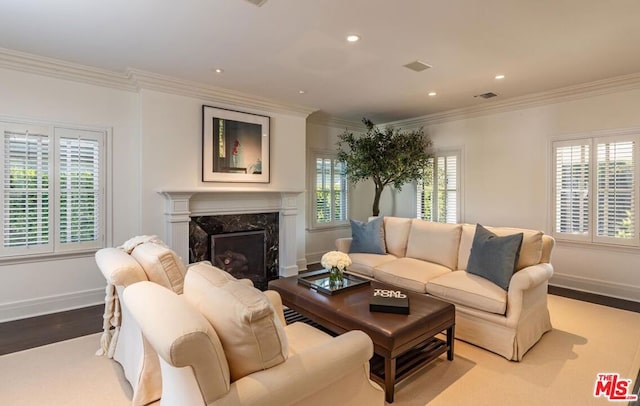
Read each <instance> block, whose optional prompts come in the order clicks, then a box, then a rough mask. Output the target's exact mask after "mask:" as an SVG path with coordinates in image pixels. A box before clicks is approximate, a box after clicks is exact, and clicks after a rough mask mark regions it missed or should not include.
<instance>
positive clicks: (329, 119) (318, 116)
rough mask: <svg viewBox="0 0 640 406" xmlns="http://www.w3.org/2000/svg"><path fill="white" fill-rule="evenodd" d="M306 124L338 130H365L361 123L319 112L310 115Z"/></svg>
mask: <svg viewBox="0 0 640 406" xmlns="http://www.w3.org/2000/svg"><path fill="white" fill-rule="evenodd" d="M307 122H309V123H313V124H319V125H324V126H327V127H333V128H340V129H345V128H346V129H349V128H351V129H353V130H356V131H364V130H366V127H365V126H364V124H363V123H362V122H361V121H353V120H349V119H346V118H341V117H336V116H331V115H328V114H325V113H323V112H320V111H317V112H315V113H313V114H311V115H310V116H309V117H308V118H307Z"/></svg>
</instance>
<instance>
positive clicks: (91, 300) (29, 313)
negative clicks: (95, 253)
mask: <svg viewBox="0 0 640 406" xmlns="http://www.w3.org/2000/svg"><path fill="white" fill-rule="evenodd" d="M104 296H105V293H104V288H99V289H88V290H84V291H79V292H73V293H67V294H63V295H55V296H46V297H40V298H36V299H29V300H21V301H17V302H10V303H3V304H0V323H4V322H7V321H12V320H19V319H25V318H28V317H34V316H41V315H45V314H51V313H59V312H64V311H67V310H73V309H79V308H83V307H88V306H94V305H98V304H102V303H104Z"/></svg>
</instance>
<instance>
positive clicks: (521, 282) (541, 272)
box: [509, 263, 553, 292]
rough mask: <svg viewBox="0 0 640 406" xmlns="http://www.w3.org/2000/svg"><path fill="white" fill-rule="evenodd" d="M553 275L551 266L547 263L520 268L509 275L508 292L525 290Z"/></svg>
mask: <svg viewBox="0 0 640 406" xmlns="http://www.w3.org/2000/svg"><path fill="white" fill-rule="evenodd" d="M551 276H553V266H552V265H551V264H548V263H543V264H537V265H532V266H528V267H526V268H522V269H521V270H519V271H518V272H516V273H515V274H513V276H512V277H511V282H510V283H509V292H511V291H512V290H514V291H516V290H527V289H531V288H533V287H535V286H538V285H539V284H541V283H543V282H545V281H548V280H549V279H551Z"/></svg>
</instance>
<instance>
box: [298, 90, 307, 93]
mask: <svg viewBox="0 0 640 406" xmlns="http://www.w3.org/2000/svg"><path fill="white" fill-rule="evenodd" d="M298 93H299V94H305V93H307V91H306V90H298Z"/></svg>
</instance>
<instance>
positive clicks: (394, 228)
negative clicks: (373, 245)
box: [384, 217, 412, 258]
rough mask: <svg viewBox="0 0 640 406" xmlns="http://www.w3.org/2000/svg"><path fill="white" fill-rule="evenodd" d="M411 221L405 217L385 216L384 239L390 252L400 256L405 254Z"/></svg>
mask: <svg viewBox="0 0 640 406" xmlns="http://www.w3.org/2000/svg"><path fill="white" fill-rule="evenodd" d="M411 221H412V219H410V218H404V217H384V241H385V244H386V246H387V252H388V253H389V254H393V255H395V256H396V257H399V258H401V257H404V256H405V254H406V253H407V241H409V230H410V229H411Z"/></svg>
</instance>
